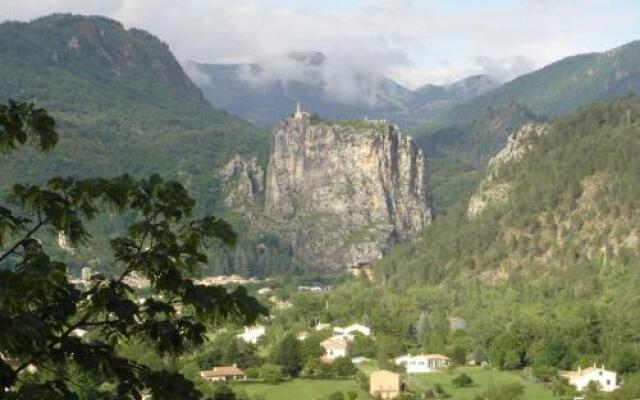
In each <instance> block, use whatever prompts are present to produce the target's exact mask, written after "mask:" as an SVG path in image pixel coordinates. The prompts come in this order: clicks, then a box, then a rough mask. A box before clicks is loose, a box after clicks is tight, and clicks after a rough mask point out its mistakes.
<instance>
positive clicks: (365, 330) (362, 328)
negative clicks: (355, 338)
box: [333, 324, 371, 336]
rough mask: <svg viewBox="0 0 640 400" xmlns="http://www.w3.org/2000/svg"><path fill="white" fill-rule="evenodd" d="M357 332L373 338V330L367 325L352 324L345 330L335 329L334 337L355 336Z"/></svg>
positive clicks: (341, 328) (337, 327)
mask: <svg viewBox="0 0 640 400" xmlns="http://www.w3.org/2000/svg"><path fill="white" fill-rule="evenodd" d="M356 332H358V333H360V334H362V335H364V336H371V328H369V327H368V326H366V325H361V324H352V325H349V326H347V327H344V328H343V327H340V326H336V327H335V328H333V334H334V335H353V334H354V333H356Z"/></svg>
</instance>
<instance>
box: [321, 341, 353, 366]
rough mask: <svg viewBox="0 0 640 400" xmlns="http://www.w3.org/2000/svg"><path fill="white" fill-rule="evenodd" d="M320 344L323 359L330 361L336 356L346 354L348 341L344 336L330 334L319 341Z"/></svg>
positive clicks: (344, 355)
mask: <svg viewBox="0 0 640 400" xmlns="http://www.w3.org/2000/svg"><path fill="white" fill-rule="evenodd" d="M320 346H322V348H323V349H324V357H322V358H323V360H325V361H329V362H331V361H333V360H335V359H336V358H338V357H346V356H347V347H348V346H349V343H348V342H347V339H346V338H345V337H344V336H332V337H330V338H328V339H326V340H324V341H323V342H322V343H320Z"/></svg>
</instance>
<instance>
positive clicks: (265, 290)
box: [258, 287, 271, 295]
mask: <svg viewBox="0 0 640 400" xmlns="http://www.w3.org/2000/svg"><path fill="white" fill-rule="evenodd" d="M269 293H271V288H268V287H263V288H260V289H258V294H262V295H265V294H269Z"/></svg>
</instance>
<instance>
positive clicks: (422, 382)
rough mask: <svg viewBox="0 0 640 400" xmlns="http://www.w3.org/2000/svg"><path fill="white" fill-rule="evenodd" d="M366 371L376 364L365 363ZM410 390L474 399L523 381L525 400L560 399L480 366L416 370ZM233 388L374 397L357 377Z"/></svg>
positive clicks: (281, 398) (307, 399) (272, 396)
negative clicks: (459, 380)
mask: <svg viewBox="0 0 640 400" xmlns="http://www.w3.org/2000/svg"><path fill="white" fill-rule="evenodd" d="M362 367H363V368H362V370H363V371H364V372H370V370H373V369H375V368H373V367H372V368H369V366H368V365H363V366H362ZM463 372H464V373H465V374H467V375H469V376H470V377H471V379H473V382H474V384H473V385H472V386H469V387H463V388H461V387H456V386H454V385H453V384H452V383H451V381H452V380H453V379H454V378H455V377H456V376H458V375H459V374H460V373H463ZM405 382H406V383H407V385H408V388H409V390H411V391H414V392H424V391H426V390H428V389H430V388H433V387H434V385H436V384H440V385H442V387H443V388H444V390H445V392H446V393H448V394H449V395H451V399H454V400H472V399H474V398H475V397H476V396H477V395H479V394H481V393H482V392H483V391H485V390H486V389H488V388H489V387H491V386H503V385H507V384H514V383H516V384H520V385H522V386H523V387H524V396H523V397H522V399H523V400H552V399H558V398H557V397H554V395H553V393H552V392H551V391H550V390H549V389H547V388H545V387H544V386H542V385H540V384H536V383H532V382H528V381H527V380H525V379H524V378H523V376H522V375H520V373H518V372H508V371H498V370H494V369H485V368H479V367H464V368H454V369H452V370H451V371H446V372H442V373H428V374H414V375H409V376H408V377H406V378H405ZM234 389H236V390H238V391H245V392H246V394H247V395H249V396H251V397H252V398H253V397H254V396H264V399H265V400H301V399H304V400H325V399H327V398H328V396H329V395H330V394H332V393H334V392H342V393H343V394H344V395H345V398H348V397H347V392H349V391H357V392H358V399H371V397H370V396H369V395H368V394H367V393H366V392H365V391H363V390H362V389H361V388H359V386H358V384H357V383H356V382H355V381H354V380H322V379H293V380H291V381H285V382H282V383H279V384H277V385H271V384H266V383H253V382H251V383H238V384H236V385H235V387H234Z"/></svg>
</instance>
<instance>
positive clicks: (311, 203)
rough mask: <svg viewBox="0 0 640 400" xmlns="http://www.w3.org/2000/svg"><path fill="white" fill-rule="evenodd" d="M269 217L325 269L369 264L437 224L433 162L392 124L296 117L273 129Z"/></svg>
mask: <svg viewBox="0 0 640 400" xmlns="http://www.w3.org/2000/svg"><path fill="white" fill-rule="evenodd" d="M264 213H265V216H266V217H267V219H268V220H269V221H270V222H269V223H270V224H271V225H272V226H274V227H275V228H276V230H277V231H279V232H280V233H281V234H282V235H283V236H284V237H285V238H286V239H287V240H288V241H289V242H290V243H291V245H292V248H293V250H294V252H295V253H296V254H297V255H298V256H300V257H301V258H303V259H305V260H307V261H308V262H309V263H311V264H312V265H314V266H316V267H318V268H319V269H322V270H325V271H339V270H345V269H347V268H349V267H362V266H367V265H370V264H371V263H373V262H374V261H376V260H377V259H379V258H381V257H382V256H383V255H384V254H385V253H386V252H387V251H388V250H389V249H390V247H391V246H393V245H394V244H396V243H398V242H399V241H402V240H407V239H411V238H414V237H416V236H417V235H418V234H419V233H420V232H422V230H423V229H425V227H427V226H428V225H429V223H430V222H431V220H432V218H433V212H432V201H431V193H430V191H429V180H428V175H427V162H426V159H425V157H424V156H423V154H422V152H421V151H420V150H419V149H418V147H417V146H416V145H415V144H414V143H413V141H412V140H411V139H410V138H409V137H407V136H403V135H402V134H401V132H400V131H399V129H398V128H397V127H396V126H395V125H392V124H390V123H388V122H386V121H346V122H339V123H333V122H327V121H316V120H314V119H312V118H310V117H309V116H308V115H294V116H293V117H292V118H287V119H285V120H284V121H282V122H280V123H279V124H277V125H276V126H275V127H274V129H273V132H272V143H271V152H270V160H269V165H268V168H267V173H266V179H265V206H264Z"/></svg>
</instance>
